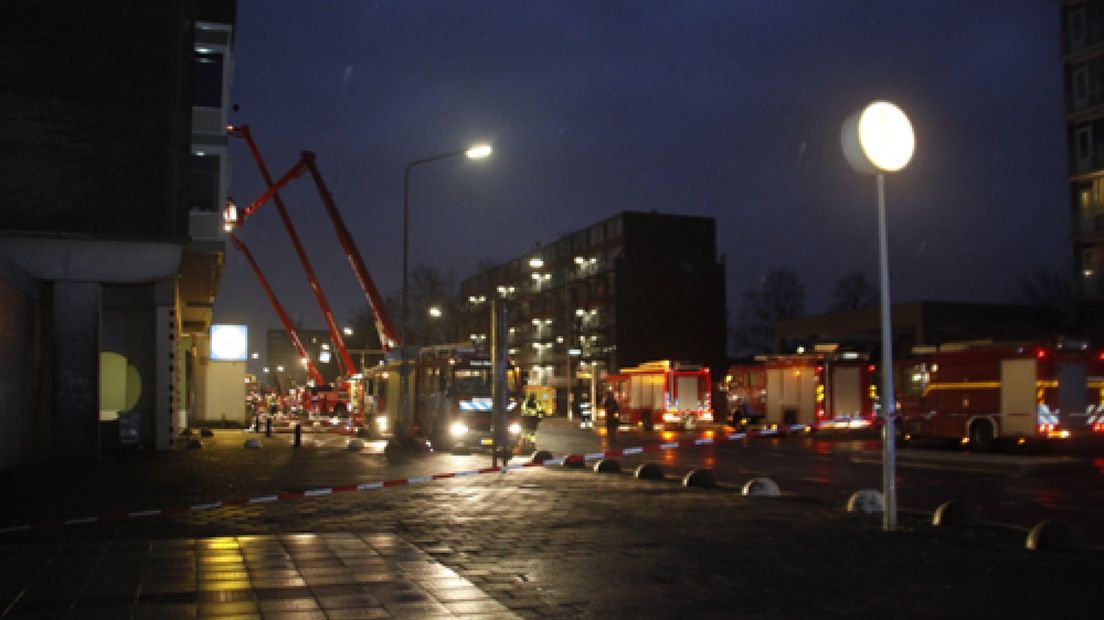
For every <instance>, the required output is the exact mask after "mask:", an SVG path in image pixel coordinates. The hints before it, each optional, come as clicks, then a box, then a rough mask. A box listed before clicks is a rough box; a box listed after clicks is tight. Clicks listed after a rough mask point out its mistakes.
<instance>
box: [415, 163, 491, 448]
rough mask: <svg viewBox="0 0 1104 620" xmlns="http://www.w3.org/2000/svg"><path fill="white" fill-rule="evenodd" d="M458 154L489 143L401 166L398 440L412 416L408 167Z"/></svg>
mask: <svg viewBox="0 0 1104 620" xmlns="http://www.w3.org/2000/svg"><path fill="white" fill-rule="evenodd" d="M460 155H464V156H466V157H467V158H468V159H484V158H487V157H490V155H491V146H490V145H489V144H477V145H475V146H472V147H470V148H467V149H461V150H458V151H448V152H447V153H440V154H437V155H431V156H430V157H423V158H421V159H415V160H414V161H412V162H410V163H409V164H407V165H406V168H405V169H404V170H403V239H402V248H403V255H402V307H401V308H400V311H399V312H400V315H399V336H400V339H401V340H402V347H401V360H402V365H401V366H400V367H399V394H400V397H399V423H398V424H397V425H396V428H395V437H396V439H398V440H400V441H403V440H409V439H410V436H411V423H412V422H413V420H414V416H413V412H412V411H411V407H410V405H411V402H410V369H409V368H408V367H407V357H408V356H407V348H408V347H409V346H410V345H409V343H408V342H407V341H406V317H407V306H409V303H408V301H409V287H408V284H409V265H410V171H411V170H413V169H414V166H418V165H421V164H428V163H430V162H435V161H440V160H442V159H448V158H450V157H458V156H460Z"/></svg>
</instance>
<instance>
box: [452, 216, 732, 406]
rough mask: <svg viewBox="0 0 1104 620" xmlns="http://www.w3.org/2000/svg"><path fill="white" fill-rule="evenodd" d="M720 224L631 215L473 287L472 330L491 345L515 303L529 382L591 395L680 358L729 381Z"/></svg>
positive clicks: (468, 299) (466, 303)
mask: <svg viewBox="0 0 1104 620" xmlns="http://www.w3.org/2000/svg"><path fill="white" fill-rule="evenodd" d="M716 248H717V243H716V223H715V221H714V220H713V219H712V218H706V217H690V216H681V215H668V214H660V213H654V212H652V213H642V212H632V211H627V212H623V213H620V214H618V215H615V216H613V217H611V218H608V219H606V220H603V221H600V222H597V223H595V224H593V225H591V226H588V227H587V228H585V229H583V230H579V231H577V232H575V233H573V234H570V235H566V236H563V237H561V238H559V239H556V240H554V241H552V242H549V243H547V244H543V245H538V246H537V247H535V248H533V249H532V250H531V251H529V252H525V253H523V254H520V255H519V256H517V257H516V258H514V259H512V260H510V261H507V262H505V263H502V264H500V265H497V266H495V267H492V268H490V269H488V270H486V271H484V272H482V273H479V274H477V275H475V276H473V277H471V278H468V279H466V280H464V281H463V282H462V283H461V285H460V296H461V304H462V306H463V307H464V308H465V310H464V313H463V314H464V318H463V320H462V322H461V323H462V331H463V332H464V334H465V335H466V336H467V337H468V338H469V339H470V341H471V342H472V343H473V346H475V347H477V348H483V349H486V348H487V347H489V346H490V341H491V334H490V309H489V306H490V303H491V301H492V300H494V299H496V298H499V297H500V296H501V295H503V294H505V296H506V297H507V298H508V302H507V303H508V305H509V322H508V338H507V341H508V347H509V354H510V358H511V359H512V360H513V361H514V363H515V364H517V366H518V367H519V368H520V369H521V371H522V372H523V373H524V374H525V376H526V377H527V379H528V383H529V384H534V385H544V386H549V387H552V388H554V389H555V390H556V397H557V410H558V411H559V412H561V413H562V412H564V411H566V408H567V405H568V394H569V392H570V393H571V394H572V397H573V398H581V397H584V394H589V393H590V390H591V389H592V386H593V382H592V381H591V379H592V378H594V379H600V378H601V377H602V376H604V375H605V374H606V373H609V372H616V371H617V370H618V369H620V368H624V367H626V366H632V365H635V364H639V363H641V362H645V361H649V360H658V359H672V360H680V361H686V362H694V363H698V364H703V365H708V366H710V367H711V368H713V370H714V371H718V372H719V371H720V370H722V368H723V364H724V361H725V333H726V325H725V265H724V262H723V260H718V257H717V253H716Z"/></svg>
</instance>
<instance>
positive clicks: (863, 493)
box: [846, 489, 885, 513]
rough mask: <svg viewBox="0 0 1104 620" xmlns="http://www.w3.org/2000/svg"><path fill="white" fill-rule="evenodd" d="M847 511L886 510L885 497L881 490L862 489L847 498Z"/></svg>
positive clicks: (868, 511) (869, 511) (867, 511)
mask: <svg viewBox="0 0 1104 620" xmlns="http://www.w3.org/2000/svg"><path fill="white" fill-rule="evenodd" d="M846 508H847V512H866V513H871V512H885V499H883V498H882V492H881V491H875V490H874V489H861V490H859V491H855V492H854V493H852V494H851V497H849V498H847V506H846Z"/></svg>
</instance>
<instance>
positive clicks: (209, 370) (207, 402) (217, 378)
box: [192, 359, 247, 426]
mask: <svg viewBox="0 0 1104 620" xmlns="http://www.w3.org/2000/svg"><path fill="white" fill-rule="evenodd" d="M245 365H246V363H245V362H213V361H211V360H209V359H204V360H203V361H202V362H201V363H200V372H199V373H198V374H199V375H200V376H201V379H200V380H199V381H198V382H197V383H199V384H200V385H197V388H198V389H197V392H198V393H200V394H202V395H203V396H202V403H201V404H202V406H201V407H200V406H197V407H196V415H195V417H194V418H193V419H192V424H193V425H195V426H203V425H209V424H216V425H217V424H221V423H222V422H223V421H225V422H229V423H236V424H241V425H243V426H244V425H245V424H246V423H247V416H246V413H245Z"/></svg>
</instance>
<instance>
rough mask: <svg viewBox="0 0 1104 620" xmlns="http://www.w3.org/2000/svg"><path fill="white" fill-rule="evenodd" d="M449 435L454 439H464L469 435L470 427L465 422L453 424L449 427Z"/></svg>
mask: <svg viewBox="0 0 1104 620" xmlns="http://www.w3.org/2000/svg"><path fill="white" fill-rule="evenodd" d="M449 434H450V435H452V436H453V437H463V436H464V435H467V434H468V425H467V424H464V423H463V422H453V423H452V426H450V427H449Z"/></svg>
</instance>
